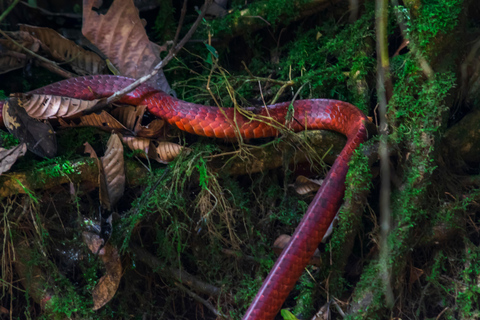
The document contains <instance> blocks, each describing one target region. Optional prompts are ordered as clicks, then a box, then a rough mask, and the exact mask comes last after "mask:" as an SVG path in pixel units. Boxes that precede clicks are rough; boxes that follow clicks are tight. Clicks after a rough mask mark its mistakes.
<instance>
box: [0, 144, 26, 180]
mask: <svg viewBox="0 0 480 320" xmlns="http://www.w3.org/2000/svg"><path fill="white" fill-rule="evenodd" d="M25 152H27V145H26V144H25V143H22V144H19V145H18V146H16V147H15V148H12V149H5V148H1V147H0V175H1V174H2V173H4V172H7V171H8V170H10V168H11V167H12V166H13V164H14V163H15V161H17V159H18V158H19V157H21V156H23V155H24V154H25Z"/></svg>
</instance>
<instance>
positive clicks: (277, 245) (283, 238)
mask: <svg viewBox="0 0 480 320" xmlns="http://www.w3.org/2000/svg"><path fill="white" fill-rule="evenodd" d="M290 238H291V236H289V235H286V234H281V235H280V236H279V237H278V238H277V239H276V240H275V242H274V243H273V247H272V249H273V252H275V254H276V255H277V256H279V255H280V254H281V253H282V251H283V248H285V247H286V246H287V244H288V243H289V242H290ZM309 264H311V265H314V266H317V267H319V266H320V265H321V264H322V259H321V257H320V251H319V250H318V249H316V250H315V253H314V254H313V257H312V258H311V259H310V262H309Z"/></svg>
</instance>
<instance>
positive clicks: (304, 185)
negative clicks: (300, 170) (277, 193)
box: [292, 176, 323, 194]
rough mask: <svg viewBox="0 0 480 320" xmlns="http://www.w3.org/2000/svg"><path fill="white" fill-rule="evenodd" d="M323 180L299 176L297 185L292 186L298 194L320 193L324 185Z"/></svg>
mask: <svg viewBox="0 0 480 320" xmlns="http://www.w3.org/2000/svg"><path fill="white" fill-rule="evenodd" d="M322 182H323V180H322V179H319V180H315V179H309V178H307V177H305V176H298V177H297V179H296V180H295V183H294V184H293V185H292V186H293V188H294V189H295V191H296V192H297V193H298V194H307V193H310V192H314V191H318V189H320V186H321V185H322Z"/></svg>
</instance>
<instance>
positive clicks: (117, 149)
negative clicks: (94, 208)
mask: <svg viewBox="0 0 480 320" xmlns="http://www.w3.org/2000/svg"><path fill="white" fill-rule="evenodd" d="M101 160H102V165H103V169H104V174H105V181H106V187H107V194H108V197H105V196H103V197H102V193H101V194H100V197H101V198H100V201H101V202H102V203H103V205H104V206H105V207H106V208H107V209H108V210H111V209H112V206H114V205H115V204H116V203H117V202H118V200H119V199H120V198H121V196H122V195H123V192H124V190H125V163H124V159H123V144H122V141H121V140H120V138H119V136H118V135H117V134H115V133H114V134H112V135H111V137H110V139H109V140H108V143H107V150H106V151H105V155H104V156H103V157H102V158H101Z"/></svg>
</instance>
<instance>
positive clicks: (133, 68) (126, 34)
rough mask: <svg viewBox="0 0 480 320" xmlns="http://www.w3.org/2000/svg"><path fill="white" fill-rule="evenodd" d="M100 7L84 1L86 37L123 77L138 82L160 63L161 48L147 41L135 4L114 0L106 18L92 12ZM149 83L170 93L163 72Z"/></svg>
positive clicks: (96, 3)
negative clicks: (137, 80)
mask: <svg viewBox="0 0 480 320" xmlns="http://www.w3.org/2000/svg"><path fill="white" fill-rule="evenodd" d="M100 4H101V1H98V0H84V1H83V25H82V33H83V35H84V36H85V37H86V38H87V39H88V40H90V41H91V42H92V43H93V44H94V45H95V46H97V47H98V48H99V49H100V50H101V51H102V52H103V54H105V55H106V56H107V57H108V58H109V59H110V61H112V63H113V64H114V65H115V66H116V67H117V69H118V70H119V71H120V73H121V74H122V75H125V76H128V77H132V78H136V79H138V78H140V77H142V76H144V75H147V74H149V73H150V71H151V70H152V69H153V67H154V66H155V65H157V64H158V63H159V62H160V61H161V60H160V55H159V54H160V52H159V47H158V46H157V45H154V44H153V43H152V42H150V40H149V39H148V36H147V33H146V31H145V28H144V25H143V21H142V20H141V19H140V17H139V15H138V10H137V8H136V7H135V5H134V3H133V1H132V0H115V1H113V3H112V5H111V6H110V8H109V10H108V12H107V13H106V14H105V15H102V14H98V13H97V12H96V11H94V10H93V8H98V7H100ZM148 83H149V84H150V85H152V86H154V87H155V88H158V89H160V90H163V91H165V92H170V91H171V89H170V86H169V85H168V82H167V80H166V78H165V75H164V74H163V72H162V71H161V70H160V72H158V73H157V74H156V76H155V77H154V78H153V79H150V80H149V82H148Z"/></svg>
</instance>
